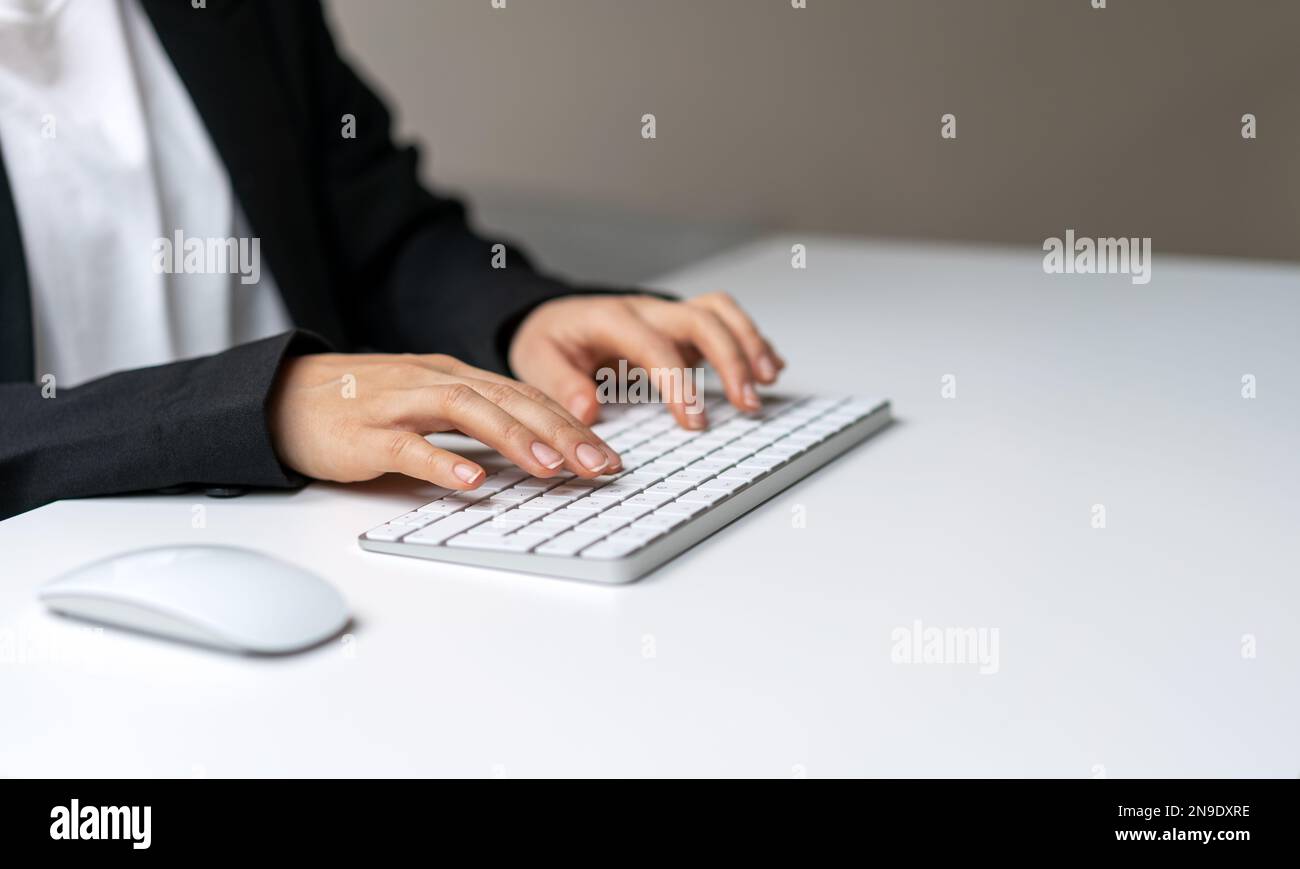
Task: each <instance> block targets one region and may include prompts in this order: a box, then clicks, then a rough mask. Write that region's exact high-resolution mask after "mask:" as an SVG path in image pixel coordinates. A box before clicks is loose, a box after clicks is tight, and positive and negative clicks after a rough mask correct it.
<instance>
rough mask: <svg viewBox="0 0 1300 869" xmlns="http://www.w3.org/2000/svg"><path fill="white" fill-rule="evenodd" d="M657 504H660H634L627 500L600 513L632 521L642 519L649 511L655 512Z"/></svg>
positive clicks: (607, 516) (610, 517)
mask: <svg viewBox="0 0 1300 869" xmlns="http://www.w3.org/2000/svg"><path fill="white" fill-rule="evenodd" d="M657 506H659V505H657V504H654V505H649V504H633V503H631V502H630V501H627V502H624V503H622V504H620V505H618V506H617V507H615V508H613V509H612V510H606V511H605V512H604V513H601V514H600V515H601V516H602V517H605V518H609V519H627V520H628V521H632V520H634V519H640V518H641V517H642V516H644V515H645V514H647V513H653V512H654V510H655V508H656V507H657Z"/></svg>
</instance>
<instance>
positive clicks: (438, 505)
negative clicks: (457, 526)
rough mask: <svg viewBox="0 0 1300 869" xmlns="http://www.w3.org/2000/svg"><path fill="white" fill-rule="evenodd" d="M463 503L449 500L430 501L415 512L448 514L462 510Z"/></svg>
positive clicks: (437, 514) (436, 514) (435, 514)
mask: <svg viewBox="0 0 1300 869" xmlns="http://www.w3.org/2000/svg"><path fill="white" fill-rule="evenodd" d="M464 509H465V505H464V504H463V503H453V502H451V501H432V502H430V503H428V504H425V505H424V506H423V507H421V508H420V509H419V510H418V511H417V512H420V513H432V514H433V515H434V516H450V515H451V514H452V513H455V512H457V511H458V510H464Z"/></svg>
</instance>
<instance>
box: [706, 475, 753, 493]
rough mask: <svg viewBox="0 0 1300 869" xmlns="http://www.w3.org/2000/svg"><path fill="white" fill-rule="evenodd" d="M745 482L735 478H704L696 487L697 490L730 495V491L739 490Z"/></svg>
mask: <svg viewBox="0 0 1300 869" xmlns="http://www.w3.org/2000/svg"><path fill="white" fill-rule="evenodd" d="M746 485H747V484H746V483H745V481H744V480H736V479H727V480H724V479H721V478H719V479H715V480H706V481H704V482H703V483H700V485H699V486H697V487H696V489H695V491H697V492H721V493H722V494H724V495H730V494H731V493H732V492H739V491H740V490H741V489H743V488H745V486H746Z"/></svg>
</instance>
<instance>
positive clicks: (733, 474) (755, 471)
mask: <svg viewBox="0 0 1300 869" xmlns="http://www.w3.org/2000/svg"><path fill="white" fill-rule="evenodd" d="M766 474H767V471H765V470H763V469H762V468H739V467H737V468H732V469H731V470H729V471H723V472H722V473H721V474H718V479H719V480H740V481H742V482H745V483H750V482H753V481H754V480H757V479H758V478H759V477H762V476H765V475H766Z"/></svg>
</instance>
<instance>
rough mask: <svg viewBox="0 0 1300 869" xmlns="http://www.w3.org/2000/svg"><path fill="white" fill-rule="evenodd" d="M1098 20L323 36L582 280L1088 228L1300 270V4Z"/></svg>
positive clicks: (948, 4)
mask: <svg viewBox="0 0 1300 869" xmlns="http://www.w3.org/2000/svg"><path fill="white" fill-rule="evenodd" d="M1107 6H1108V8H1106V9H1104V10H1094V9H1092V8H1091V6H1090V2H1089V0H808V8H807V9H803V10H795V9H792V8H791V7H790V2H789V0H508V5H507V8H506V9H505V10H494V9H493V8H492V7H491V2H490V0H332V16H333V19H334V21H335V22H336V26H337V29H338V31H339V36H340V40H341V42H342V43H343V44H344V47H345V49H346V50H348V51H349V52H350V53H351V54H352V55H353V56H354V57H355V58H356V59H357V60H358V62H359V65H360V66H361V67H362V68H363V70H364V71H365V73H366V74H367V76H368V78H369V79H370V80H371V81H372V82H374V83H377V84H380V85H381V88H382V90H383V91H384V92H385V93H386V94H387V95H388V96H389V97H390V98H391V99H392V100H393V101H394V103H395V104H396V105H397V106H398V107H399V109H400V111H399V116H400V122H401V129H402V130H403V131H404V132H405V133H407V134H409V135H412V136H414V137H415V138H417V139H419V140H421V141H422V142H424V143H425V144H426V146H428V148H429V149H430V151H429V152H428V153H426V160H427V162H426V166H425V169H426V172H427V173H428V174H429V175H430V177H431V178H432V179H436V182H437V183H438V184H440V185H441V186H443V187H447V186H450V187H452V188H455V189H457V190H460V191H462V192H465V193H467V194H468V195H469V196H470V197H471V199H475V200H478V201H480V203H481V204H482V206H483V207H482V208H481V209H480V213H482V214H484V215H486V216H487V217H488V222H489V224H491V225H493V227H494V228H505V229H507V230H509V231H513V232H517V233H522V234H524V235H527V236H529V238H530V240H532V241H533V243H534V244H538V243H539V237H540V243H541V246H542V248H543V258H544V259H545V258H547V256H546V254H547V251H548V250H549V251H550V252H551V253H552V254H553V256H552V258H556V257H558V258H559V259H561V260H565V265H567V266H570V267H577V268H580V269H581V268H582V267H583V265H584V264H587V263H585V261H584V251H585V252H586V254H587V255H589V257H590V262H589V265H590V268H589V269H588V271H591V270H594V271H596V272H608V273H609V274H610V275H612V276H620V277H621V276H624V275H623V274H622V271H627V272H629V273H630V275H631V276H633V277H635V276H636V274H637V273H638V272H647V271H649V270H653V269H655V268H660V267H663V266H666V265H671V264H673V263H672V262H671V260H672V259H673V258H674V257H678V258H689V257H690V256H694V255H696V254H697V253H700V252H702V249H703V248H707V247H708V246H710V245H712V244H715V243H716V244H722V243H725V242H726V241H727V240H728V239H729V238H730V237H732V236H733V235H736V234H740V235H743V234H745V233H747V232H751V231H756V230H764V229H792V230H797V231H805V230H807V231H814V230H816V231H830V232H835V233H841V234H853V235H874V236H902V237H922V238H939V239H966V240H987V241H995V242H1006V243H1015V244H1032V245H1035V246H1037V245H1040V244H1041V243H1042V240H1043V238H1045V237H1047V236H1051V235H1061V234H1062V233H1063V232H1064V230H1065V229H1066V228H1067V227H1072V228H1074V229H1076V230H1077V231H1078V232H1079V233H1080V234H1083V235H1093V236H1110V235H1129V236H1151V237H1152V238H1153V244H1154V247H1155V250H1156V251H1157V254H1159V253H1160V252H1170V251H1182V252H1194V253H1204V254H1220V255H1235V256H1249V257H1269V258H1283V259H1300V207H1298V200H1300V166H1298V160H1300V2H1294V0H1109V2H1108V4H1107ZM645 112H653V113H655V114H656V116H657V118H658V139H657V140H655V141H644V140H642V139H641V138H640V118H641V115H642V114H643V113H645ZM945 112H952V113H954V114H956V116H957V132H958V138H957V139H956V140H955V141H944V140H942V139H941V138H940V136H939V118H940V116H941V115H942V114H943V113H945ZM1244 112H1253V113H1254V114H1256V115H1257V117H1258V119H1259V138H1258V139H1256V140H1254V141H1245V140H1243V139H1242V137H1241V134H1240V128H1241V121H1240V118H1241V115H1242V114H1243V113H1244ZM629 235H630V236H640V238H639V239H636V238H631V239H630V238H629V237H628V236H629ZM656 246H657V247H658V248H662V250H658V249H656ZM695 248H701V250H696V249H695ZM611 249H612V257H613V260H616V261H618V262H621V263H626V262H627V261H628V260H629V259H632V260H635V262H634V263H633V264H632V265H628V266H626V268H624V269H620V267H618V266H616V265H614V264H613V263H612V262H611V261H610V259H609V258H610V256H611ZM651 249H654V250H651ZM638 257H639V259H638Z"/></svg>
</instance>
